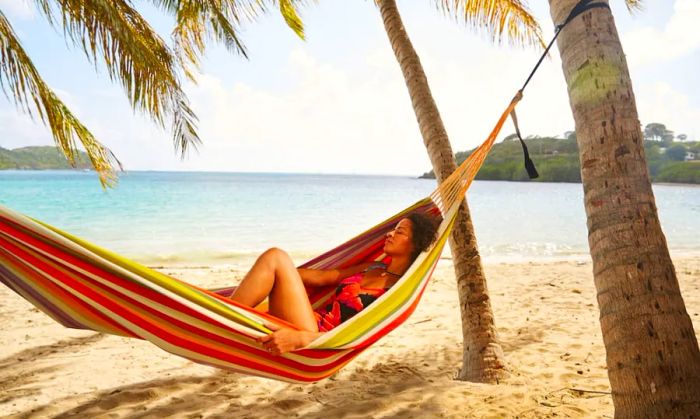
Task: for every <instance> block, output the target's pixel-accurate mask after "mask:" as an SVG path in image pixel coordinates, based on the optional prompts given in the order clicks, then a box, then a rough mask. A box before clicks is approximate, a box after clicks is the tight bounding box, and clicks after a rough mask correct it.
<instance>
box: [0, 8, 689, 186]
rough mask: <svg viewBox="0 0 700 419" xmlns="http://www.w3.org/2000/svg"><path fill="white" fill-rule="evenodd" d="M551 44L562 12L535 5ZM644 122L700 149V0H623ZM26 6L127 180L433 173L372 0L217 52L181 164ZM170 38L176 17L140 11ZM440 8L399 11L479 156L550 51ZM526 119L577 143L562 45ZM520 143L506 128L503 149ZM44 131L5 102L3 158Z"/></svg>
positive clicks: (196, 93) (536, 129) (112, 87)
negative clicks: (147, 173) (491, 32)
mask: <svg viewBox="0 0 700 419" xmlns="http://www.w3.org/2000/svg"><path fill="white" fill-rule="evenodd" d="M529 3H530V7H531V9H532V12H533V14H534V15H535V17H536V18H537V19H538V21H539V23H540V25H541V27H542V29H543V32H544V36H545V38H546V39H547V40H548V39H549V38H550V37H551V36H552V35H553V26H554V25H553V23H552V20H551V17H550V15H549V7H548V2H545V1H541V0H537V1H530V2H529ZM610 3H611V7H612V11H613V15H614V16H615V20H616V24H617V28H618V32H619V33H620V38H621V41H622V45H623V48H624V51H625V54H626V55H627V60H628V64H629V67H630V73H631V76H632V81H633V86H634V92H635V96H636V99H637V106H638V110H639V117H640V121H641V123H642V124H647V123H650V122H661V123H664V124H666V126H667V127H668V128H669V129H672V130H674V131H675V132H676V133H677V134H680V133H685V134H686V135H688V137H689V139H696V140H700V94H699V93H698V92H700V71H698V69H700V36H698V35H697V28H696V26H697V22H700V0H673V1H646V2H645V3H644V4H645V8H644V10H642V11H640V12H635V13H633V14H630V12H629V11H628V10H627V9H626V7H625V6H624V2H623V1H622V0H611V1H610ZM32 4H33V2H31V3H30V2H28V1H27V0H0V11H2V13H4V14H5V15H6V17H7V18H8V20H9V21H10V22H11V24H12V25H13V27H14V29H15V31H16V32H17V34H18V36H19V38H20V40H21V42H22V44H23V47H24V48H25V50H26V51H27V52H28V53H29V55H30V56H31V58H32V59H33V61H34V64H35V65H36V67H37V68H38V70H39V72H40V73H41V75H42V76H43V78H44V79H45V80H46V81H47V82H48V83H49V85H50V86H51V87H52V88H53V89H54V90H55V91H56V92H57V94H58V95H59V96H60V97H61V99H63V100H64V101H65V102H66V103H67V104H68V106H69V107H70V109H71V110H72V111H73V112H74V114H76V115H77V116H78V117H79V118H80V119H81V121H83V122H84V123H85V125H87V127H88V128H89V129H90V130H92V132H93V133H94V134H96V136H97V137H98V139H99V140H100V141H101V142H102V143H103V144H105V145H106V146H107V147H108V148H110V149H111V150H112V151H113V152H114V153H115V154H116V155H117V157H118V158H119V159H120V160H121V162H122V163H123V164H124V167H125V169H126V170H176V171H181V170H186V171H191V170H194V171H230V172H298V173H343V174H386V175H401V176H404V175H408V176H415V175H420V174H421V173H423V172H425V171H427V170H429V169H430V161H429V159H428V157H427V154H426V151H425V147H424V145H423V141H422V139H421V137H420V133H419V131H418V124H417V122H416V120H415V116H414V114H413V110H412V107H411V103H410V99H409V96H408V93H407V91H406V87H405V84H404V81H403V77H402V75H401V71H400V69H399V66H398V64H397V62H396V60H395V58H394V55H393V53H392V51H391V47H390V45H389V42H388V39H387V37H386V33H385V32H384V29H383V26H382V23H381V18H380V15H379V11H378V9H377V8H376V6H375V5H374V2H373V1H370V0H353V1H349V0H323V1H318V2H317V3H316V4H311V5H309V6H307V7H305V8H304V9H303V10H302V12H301V16H302V19H303V21H304V23H305V29H306V40H305V41H302V40H300V39H299V38H298V37H296V36H295V35H294V33H293V32H292V31H291V30H290V29H289V28H288V27H286V25H285V24H284V22H283V21H282V19H281V17H280V16H279V14H278V13H270V14H269V15H266V16H263V17H261V18H259V19H258V20H257V21H255V22H251V23H248V24H246V26H245V27H244V28H243V31H242V39H243V40H244V42H245V44H246V46H247V48H248V52H249V59H248V60H246V59H244V58H243V57H241V56H238V55H235V54H233V53H230V52H229V51H227V50H226V49H224V48H223V47H221V46H218V45H215V44H210V45H211V46H210V48H209V49H208V50H207V54H206V56H205V57H204V59H203V62H202V67H201V69H200V74H199V75H198V79H197V84H194V83H189V82H188V83H186V85H185V90H186V92H187V94H188V96H189V98H190V100H191V102H192V107H193V109H194V110H195V112H196V113H197V116H198V117H199V134H200V136H201V138H202V140H203V144H202V146H201V147H200V148H199V150H198V151H195V152H192V153H190V154H189V155H188V156H187V158H186V159H184V160H181V159H180V158H179V156H177V155H176V154H175V152H174V148H173V145H172V141H171V134H170V132H169V131H168V130H167V128H166V129H163V128H161V127H159V126H158V125H156V124H154V123H153V122H151V120H150V119H149V118H148V117H146V116H144V115H141V114H137V113H134V112H133V111H132V109H131V108H130V106H129V102H128V100H127V98H126V96H125V94H124V92H123V90H122V88H121V87H120V86H119V85H118V84H116V83H114V82H112V81H111V80H110V79H109V77H108V74H107V73H106V71H105V69H104V67H103V66H102V65H100V64H99V63H98V65H95V64H91V63H90V62H89V61H88V60H87V59H86V57H85V55H84V54H83V53H82V51H81V50H80V49H79V48H76V47H75V46H73V45H71V44H70V43H69V42H67V41H66V40H65V38H64V37H63V34H62V32H61V31H60V30H56V29H54V28H52V27H50V26H49V25H48V24H47V23H46V21H45V19H44V18H43V16H42V15H40V14H39V13H38V12H37V11H36V10H34V8H33V6H32ZM134 4H136V5H137V7H138V9H139V10H140V11H141V12H142V13H143V15H144V16H145V17H146V18H147V19H148V21H149V22H150V23H151V25H152V26H153V27H154V28H155V29H156V30H157V31H158V32H159V33H161V34H162V35H163V36H164V37H168V34H169V31H170V29H171V28H172V24H173V22H172V20H171V19H170V18H169V17H167V16H165V15H163V14H162V13H160V12H159V11H158V10H156V9H154V8H153V7H151V6H149V2H147V1H135V2H134ZM434 4H435V2H434V1H430V0H428V1H416V0H398V6H399V11H400V12H401V14H402V17H403V20H404V24H405V26H406V30H407V32H408V34H409V36H410V38H411V40H412V41H413V44H414V47H415V48H416V50H417V52H418V55H419V56H420V59H421V62H422V63H423V66H424V68H425V72H426V75H427V77H428V82H429V84H430V86H431V89H432V92H433V95H434V98H435V100H436V103H437V105H438V108H439V109H440V113H441V115H442V118H443V121H444V123H445V126H446V128H447V132H448V135H449V137H450V141H451V143H452V147H453V150H454V151H461V150H467V149H470V148H473V147H475V146H476V145H478V144H480V143H481V142H482V141H483V139H484V138H485V136H486V135H487V134H488V133H489V132H490V130H491V128H492V127H493V125H494V124H495V122H496V119H497V118H498V116H499V115H500V113H501V112H502V110H503V109H504V108H505V106H506V105H507V104H508V102H509V101H510V99H511V98H512V96H513V95H514V94H515V92H516V91H517V89H518V88H519V87H520V86H521V85H522V83H523V82H524V80H525V78H526V77H527V75H528V74H529V72H530V70H531V68H532V67H533V66H534V64H535V63H536V61H537V59H538V57H539V55H540V54H541V51H540V50H537V49H535V48H522V47H510V46H508V45H507V44H506V45H494V44H493V43H491V42H490V40H489V37H488V36H486V35H485V34H484V33H481V32H479V31H478V30H475V29H472V28H469V27H467V26H466V25H464V24H460V23H458V22H455V21H454V20H451V19H449V18H446V17H445V16H443V15H442V14H441V13H440V12H439V11H438V10H437V9H436V8H435V6H434ZM553 50H554V52H553V54H551V57H550V58H549V59H547V60H545V62H544V63H543V65H542V67H541V68H540V70H539V71H538V73H537V74H536V75H535V77H534V79H533V81H532V82H531V83H530V85H529V86H528V88H527V90H526V92H525V98H524V99H523V101H522V102H521V104H520V105H519V107H518V117H519V122H520V128H521V130H522V132H523V135H525V136H527V135H540V136H548V135H552V136H554V135H557V136H561V135H563V133H564V132H565V131H569V130H573V128H574V122H573V118H572V116H571V110H570V107H569V102H568V96H567V94H566V84H565V82H564V77H563V74H562V71H561V61H560V60H559V54H558V51H557V50H556V48H553ZM512 132H513V128H512V126H511V125H510V123H508V124H507V125H506V126H505V127H504V129H503V132H502V133H501V136H500V137H501V138H502V137H505V136H506V135H508V134H510V133H512ZM50 144H53V139H52V137H51V135H50V134H49V131H48V129H47V128H46V127H44V126H43V125H42V124H41V123H40V122H38V121H35V120H32V119H31V118H30V117H29V116H27V115H25V114H23V113H21V112H20V111H18V110H17V108H16V107H15V105H14V104H13V103H12V102H10V101H9V100H7V98H6V97H2V96H0V147H4V148H10V149H12V148H17V147H24V146H29V145H50Z"/></svg>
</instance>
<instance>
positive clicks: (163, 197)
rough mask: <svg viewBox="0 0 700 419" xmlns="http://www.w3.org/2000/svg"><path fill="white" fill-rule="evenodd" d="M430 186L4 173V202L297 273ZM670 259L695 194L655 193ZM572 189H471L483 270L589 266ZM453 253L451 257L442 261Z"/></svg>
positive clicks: (149, 244) (90, 229)
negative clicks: (267, 260) (268, 258)
mask: <svg viewBox="0 0 700 419" xmlns="http://www.w3.org/2000/svg"><path fill="white" fill-rule="evenodd" d="M434 188H435V181H433V180H421V179H415V178H410V177H392V176H351V175H310V174H257V173H256V174H245V173H201V172H200V173H192V172H130V173H127V174H123V175H122V176H121V177H120V182H119V185H118V187H117V188H116V189H112V190H107V191H104V190H102V189H101V188H100V186H99V183H98V182H97V180H96V177H95V174H94V173H91V172H77V171H1V172H0V204H1V205H5V206H7V207H10V208H12V209H14V210H17V211H20V212H23V213H25V214H28V215H31V216H33V217H35V218H39V219H41V220H43V221H45V222H48V223H49V224H52V225H55V226H57V227H59V228H61V229H63V230H66V231H68V232H70V233H73V234H75V235H78V236H80V237H83V238H85V239H87V240H89V241H92V242H93V243H95V244H98V245H100V246H103V247H106V248H108V249H111V250H114V251H116V252H118V253H122V254H124V255H126V256H128V257H131V258H134V259H136V260H138V261H140V262H143V263H148V264H151V265H160V264H186V265H210V264H219V263H231V264H237V263H249V262H250V260H251V258H253V257H254V256H255V255H256V254H258V253H259V252H260V251H262V250H264V249H266V248H269V247H272V246H276V247H281V248H284V249H287V250H289V251H290V253H291V254H292V256H293V257H294V258H295V260H296V261H298V262H299V263H300V262H302V261H303V260H305V259H308V258H310V257H312V256H315V255H317V254H319V253H321V252H322V251H324V250H328V249H330V248H331V247H333V246H335V245H337V244H340V243H342V242H343V241H345V240H347V239H349V238H351V237H353V236H355V235H357V234H359V233H361V232H362V231H364V230H365V229H367V228H369V227H372V226H373V225H375V224H376V223H378V222H380V221H382V220H383V219H385V218H387V217H388V216H390V215H392V214H394V213H396V212H398V211H399V210H401V209H403V208H405V207H407V206H409V205H411V204H413V203H414V202H416V201H417V200H419V199H421V198H423V197H425V196H426V195H428V194H429V193H430V192H431V191H432V190H433V189H434ZM654 192H655V195H656V201H657V206H658V208H659V214H660V218H661V223H662V226H663V229H664V232H665V234H666V238H667V241H668V244H669V248H670V249H671V251H672V252H675V253H696V252H700V238H699V237H700V187H694V186H681V185H679V186H676V185H674V186H667V185H654ZM582 196H583V192H582V188H581V185H580V184H562V183H515V182H485V181H476V182H475V183H474V184H473V185H472V187H471V189H470V191H469V205H470V208H471V211H472V218H473V221H474V224H475V229H476V232H477V238H478V242H479V248H480V251H481V253H482V256H483V257H484V259H485V260H486V261H487V262H489V261H490V262H498V261H503V260H532V259H538V260H539V259H550V258H587V256H586V254H587V252H588V244H587V238H586V235H587V232H586V219H585V213H584V209H583V203H582V199H583V198H582ZM447 255H449V253H447Z"/></svg>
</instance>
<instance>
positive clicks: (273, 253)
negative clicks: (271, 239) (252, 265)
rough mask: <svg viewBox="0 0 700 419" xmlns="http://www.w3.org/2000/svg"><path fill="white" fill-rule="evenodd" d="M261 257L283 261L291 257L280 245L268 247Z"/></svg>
mask: <svg viewBox="0 0 700 419" xmlns="http://www.w3.org/2000/svg"><path fill="white" fill-rule="evenodd" d="M260 258H261V259H264V260H267V261H270V262H282V261H287V260H290V259H291V258H290V257H289V254H288V253H287V252H285V251H284V250H282V249H280V248H278V247H271V248H269V249H267V250H266V251H265V252H263V254H262V255H260Z"/></svg>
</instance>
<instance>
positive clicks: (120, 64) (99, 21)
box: [35, 0, 200, 157]
mask: <svg viewBox="0 0 700 419" xmlns="http://www.w3.org/2000/svg"><path fill="white" fill-rule="evenodd" d="M35 3H36V4H37V6H38V8H39V10H40V11H41V12H43V14H44V15H45V16H46V17H47V19H48V20H49V22H51V23H52V24H54V25H56V26H57V25H59V22H60V26H61V27H62V28H63V31H64V33H65V34H66V35H67V37H68V38H69V39H70V40H72V41H73V43H74V44H76V45H79V46H81V47H82V49H83V51H84V52H85V54H86V55H87V57H88V59H90V60H91V61H93V62H95V61H96V60H98V59H99V58H101V59H102V60H103V61H104V63H105V65H106V67H107V71H108V73H109V76H110V78H112V79H113V80H115V79H116V80H118V81H119V82H120V83H121V84H122V86H123V87H124V90H125V91H126V94H127V96H128V97H129V99H130V100H131V104H132V106H133V107H134V108H136V109H138V110H141V111H144V112H146V113H148V114H149V115H150V116H151V117H152V118H153V119H154V120H155V121H156V122H158V123H159V124H160V125H161V126H165V120H166V119H167V118H172V120H173V126H174V128H175V129H174V130H173V142H174V144H175V148H176V150H177V151H179V152H180V153H181V154H182V156H183V157H184V155H185V153H186V152H187V149H188V147H189V146H196V145H197V144H198V143H199V142H200V139H199V137H198V135H197V132H196V121H197V118H196V116H195V114H194V113H193V112H192V110H191V109H190V107H189V104H188V100H187V97H186V95H185V94H184V92H183V91H182V88H181V86H180V82H179V80H178V78H177V63H176V62H175V59H174V56H173V54H172V51H171V50H170V49H169V48H168V46H167V45H166V44H165V42H164V41H163V39H161V37H160V36H159V35H158V34H157V33H156V32H155V31H154V30H153V29H152V28H151V27H150V25H149V24H148V22H146V21H145V20H144V19H143V17H142V16H141V15H140V14H139V13H138V12H137V11H136V10H135V9H134V8H133V7H132V6H131V3H130V2H129V1H128V0H35ZM56 10H57V11H56ZM57 14H59V15H60V20H59V19H57V17H56V15H57ZM183 126H186V127H187V129H178V127H183Z"/></svg>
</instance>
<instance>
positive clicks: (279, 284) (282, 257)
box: [231, 248, 318, 332]
mask: <svg viewBox="0 0 700 419" xmlns="http://www.w3.org/2000/svg"><path fill="white" fill-rule="evenodd" d="M265 297H269V299H270V300H269V312H270V314H272V315H273V316H275V317H279V318H281V319H284V320H286V321H288V322H290V323H293V324H295V325H297V326H299V327H301V328H302V329H304V330H309V331H312V332H318V325H317V324H316V318H315V317H314V313H313V309H312V308H311V303H310V302H309V297H308V295H306V290H305V289H304V283H303V281H302V280H301V276H299V272H297V269H296V267H295V266H294V263H293V262H292V259H291V258H290V257H289V255H288V254H287V253H286V252H285V251H283V250H280V249H276V248H272V249H269V250H267V251H265V253H263V254H262V255H260V257H258V260H256V261H255V264H253V267H252V268H250V271H248V273H247V274H246V276H245V277H244V278H243V281H241V283H240V284H239V285H238V288H236V291H234V293H233V294H232V295H231V299H232V300H234V301H236V302H239V303H241V304H245V305H247V306H250V307H255V306H257V305H258V304H260V303H261V302H262V301H263V300H264V299H265Z"/></svg>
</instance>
